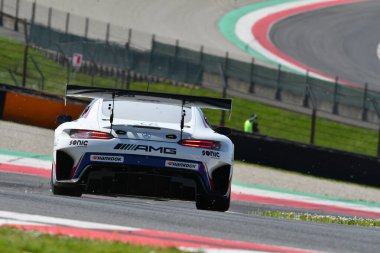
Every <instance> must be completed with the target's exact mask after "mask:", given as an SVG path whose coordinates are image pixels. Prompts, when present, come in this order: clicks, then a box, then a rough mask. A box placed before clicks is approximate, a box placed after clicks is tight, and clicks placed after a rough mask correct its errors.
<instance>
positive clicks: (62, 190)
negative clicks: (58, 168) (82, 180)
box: [50, 168, 82, 197]
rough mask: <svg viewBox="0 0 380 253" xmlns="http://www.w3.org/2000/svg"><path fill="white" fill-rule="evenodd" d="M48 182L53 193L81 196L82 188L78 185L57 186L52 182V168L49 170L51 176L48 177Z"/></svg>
mask: <svg viewBox="0 0 380 253" xmlns="http://www.w3.org/2000/svg"><path fill="white" fill-rule="evenodd" d="M50 184H51V192H52V193H53V195H62V196H71V197H80V196H82V190H81V189H80V187H78V186H74V187H73V186H67V187H62V186H57V185H55V184H54V180H53V168H52V170H51V178H50Z"/></svg>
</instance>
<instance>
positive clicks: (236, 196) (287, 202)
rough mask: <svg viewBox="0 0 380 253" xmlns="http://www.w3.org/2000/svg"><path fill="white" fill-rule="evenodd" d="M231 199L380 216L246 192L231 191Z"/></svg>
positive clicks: (363, 215) (378, 215) (373, 216)
mask: <svg viewBox="0 0 380 253" xmlns="http://www.w3.org/2000/svg"><path fill="white" fill-rule="evenodd" d="M232 199H233V200H238V201H247V202H256V203H261V204H269V205H275V206H285V207H294V208H302V209H307V210H318V211H328V212H333V213H340V214H349V215H354V216H360V217H368V218H377V219H378V218H380V213H374V212H367V211H361V210H355V209H349V208H344V207H337V206H328V205H321V204H314V203H308V202H301V201H295V200H287V199H276V198H271V197H262V196H255V195H248V194H243V193H233V194H232Z"/></svg>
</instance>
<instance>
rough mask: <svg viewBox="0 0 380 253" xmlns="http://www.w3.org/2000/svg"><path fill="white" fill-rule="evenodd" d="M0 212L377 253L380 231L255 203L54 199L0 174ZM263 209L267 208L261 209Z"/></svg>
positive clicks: (45, 183)
mask: <svg viewBox="0 0 380 253" xmlns="http://www.w3.org/2000/svg"><path fill="white" fill-rule="evenodd" d="M0 206H1V209H2V211H12V212H19V213H28V214H38V215H45V216H52V217H59V218H66V219H75V220H81V221H89V222H98V223H106V224H111V225H119V226H128V227H139V228H143V229H155V230H160V231H169V232H175V233H184V234H190V235H196V236H204V237H208V238H210V237H212V238H223V239H227V240H236V241H245V242H251V243H260V244H265V245H278V246H282V247H284V246H286V247H291V248H301V249H311V250H318V251H328V252H376V251H377V250H378V248H379V247H380V243H379V241H378V238H379V237H380V230H378V229H373V228H360V227H352V226H341V225H326V224H319V223H308V222H300V221H292V220H281V219H272V218H266V217H260V216H256V215H253V214H250V212H252V211H253V210H257V209H263V206H261V205H257V204H248V203H243V202H233V203H232V207H231V210H230V212H227V213H218V212H209V211H198V210H196V209H195V206H194V203H193V202H184V201H165V200H152V199H144V198H128V197H106V196H100V197H99V196H92V195H84V196H83V197H81V198H71V197H61V196H53V195H52V193H51V192H50V186H49V180H48V179H47V178H40V177H34V176H24V175H15V174H8V173H0ZM265 208H266V209H267V210H268V207H265Z"/></svg>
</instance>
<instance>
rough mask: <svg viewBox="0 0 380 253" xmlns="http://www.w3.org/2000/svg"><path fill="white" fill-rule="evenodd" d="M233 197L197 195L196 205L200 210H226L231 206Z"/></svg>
mask: <svg viewBox="0 0 380 253" xmlns="http://www.w3.org/2000/svg"><path fill="white" fill-rule="evenodd" d="M230 201H231V197H230V195H228V197H224V196H223V197H216V198H210V197H207V196H202V195H200V196H197V199H196V202H195V205H196V207H197V209H199V210H210V211H218V212H226V211H228V209H229V208H230Z"/></svg>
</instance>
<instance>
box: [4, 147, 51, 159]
mask: <svg viewBox="0 0 380 253" xmlns="http://www.w3.org/2000/svg"><path fill="white" fill-rule="evenodd" d="M0 154H2V155H12V156H18V157H24V158H35V159H39V160H44V161H52V160H53V158H52V157H51V156H49V155H38V154H31V153H26V152H21V151H16V150H9V149H2V148H0Z"/></svg>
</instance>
